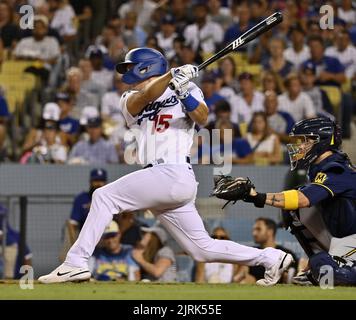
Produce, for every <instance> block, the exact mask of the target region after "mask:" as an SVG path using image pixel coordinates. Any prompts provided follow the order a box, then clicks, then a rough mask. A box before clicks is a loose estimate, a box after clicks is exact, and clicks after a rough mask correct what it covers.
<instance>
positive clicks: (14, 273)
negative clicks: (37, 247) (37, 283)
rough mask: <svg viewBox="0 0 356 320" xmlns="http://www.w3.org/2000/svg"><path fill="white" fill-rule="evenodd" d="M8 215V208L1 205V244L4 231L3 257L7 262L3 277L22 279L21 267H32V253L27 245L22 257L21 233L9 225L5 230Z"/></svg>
mask: <svg viewBox="0 0 356 320" xmlns="http://www.w3.org/2000/svg"><path fill="white" fill-rule="evenodd" d="M7 214H8V210H7V208H6V207H4V206H3V205H2V204H0V243H3V237H4V229H5V230H6V231H5V232H6V234H5V237H6V242H5V252H4V253H3V255H2V257H1V258H4V262H5V263H4V270H3V274H2V276H3V278H4V279H20V278H21V277H22V276H23V274H21V273H20V269H21V267H22V266H23V265H28V266H32V253H31V250H30V248H29V247H28V246H27V244H25V248H24V249H25V250H24V256H23V257H21V256H20V250H19V246H20V233H19V232H18V231H16V230H15V229H13V228H12V227H11V226H10V224H9V223H7V225H6V228H4V223H3V217H4V216H5V215H7ZM0 274H1V270H0Z"/></svg>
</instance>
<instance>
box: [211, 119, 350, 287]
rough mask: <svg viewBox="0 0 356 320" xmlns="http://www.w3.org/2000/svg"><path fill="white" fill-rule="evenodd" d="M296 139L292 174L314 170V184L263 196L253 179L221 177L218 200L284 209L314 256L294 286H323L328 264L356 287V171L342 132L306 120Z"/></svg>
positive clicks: (337, 277)
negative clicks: (346, 149)
mask: <svg viewBox="0 0 356 320" xmlns="http://www.w3.org/2000/svg"><path fill="white" fill-rule="evenodd" d="M290 139H291V142H290V144H288V145H287V149H288V153H289V157H290V163H291V170H295V169H308V177H309V180H310V183H308V184H306V185H304V186H302V187H300V188H299V189H298V190H286V191H283V192H279V193H260V192H256V190H255V186H254V185H253V184H252V182H251V181H250V180H249V179H248V178H233V177H230V176H216V177H215V188H214V190H213V193H212V195H214V196H216V197H218V198H220V199H225V200H228V202H230V201H234V202H236V201H238V200H243V201H245V202H250V203H253V204H254V205H255V206H256V207H258V208H263V207H264V206H265V205H269V206H273V207H276V208H280V209H282V217H283V222H284V225H285V227H286V228H287V229H289V231H291V233H292V234H294V235H295V237H296V238H297V240H298V242H299V243H300V244H301V246H302V247H303V249H304V251H305V253H306V254H307V256H308V257H309V267H310V268H309V270H308V271H306V272H305V273H304V274H302V275H298V276H297V277H295V278H294V283H298V284H310V283H313V284H315V285H316V284H318V283H319V281H320V280H321V277H322V276H323V275H322V274H321V273H322V272H321V267H322V266H325V265H327V266H330V267H331V268H332V269H333V271H334V284H335V285H356V168H355V167H354V166H353V165H352V163H351V161H350V159H349V157H348V156H347V155H346V154H345V153H343V152H342V151H341V143H342V140H341V132H340V128H339V127H338V126H337V125H336V124H335V123H334V122H333V121H332V120H330V119H328V118H324V117H322V118H313V119H307V120H302V121H300V122H298V123H296V124H295V126H294V127H293V129H292V131H291V134H290ZM228 202H227V203H228Z"/></svg>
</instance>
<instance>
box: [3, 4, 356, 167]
mask: <svg viewBox="0 0 356 320" xmlns="http://www.w3.org/2000/svg"><path fill="white" fill-rule="evenodd" d="M24 4H30V5H31V6H33V8H34V10H35V16H34V28H33V29H26V30H23V29H21V28H20V19H21V15H20V14H19V10H20V7H21V6H22V5H24ZM322 5H329V6H330V7H331V8H333V16H332V17H330V19H329V20H326V19H324V21H329V25H326V26H321V25H320V19H321V17H322V16H323V15H325V14H321V13H320V12H319V10H320V7H321V6H322ZM354 5H355V3H353V1H351V0H333V1H308V0H299V1H295V0H287V1H279V0H256V1H243V0H239V1H238V0H207V1H199V0H196V1H193V0H192V1H189V0H160V1H153V0H126V1H125V0H28V1H25V0H1V1H0V62H1V63H2V65H3V66H4V70H3V71H2V74H3V75H4V77H1V73H0V87H4V89H3V90H0V162H1V161H16V162H21V163H70V164H76V163H81V164H95V165H104V164H109V163H125V162H129V160H130V159H127V157H124V153H125V149H126V148H127V147H128V146H129V145H132V141H128V140H127V139H125V133H126V132H127V128H126V124H125V121H124V119H123V117H122V115H121V112H120V110H119V109H118V101H119V99H120V96H121V94H122V93H123V92H124V91H125V90H127V89H128V87H127V85H125V84H124V83H122V82H121V78H120V75H118V74H117V73H116V72H115V71H114V68H115V64H116V63H117V62H119V61H121V60H123V58H124V56H125V54H126V53H127V52H128V50H130V49H131V48H135V47H139V46H147V47H151V48H155V49H157V50H159V51H161V52H162V53H164V55H165V56H166V57H167V59H168V61H169V65H170V67H177V66H180V65H183V64H199V63H201V62H202V61H204V60H205V59H207V58H208V57H209V56H211V55H212V54H214V53H215V52H217V51H218V50H220V49H221V48H223V47H224V46H225V45H226V44H228V43H230V42H231V41H233V40H234V39H236V37H237V36H238V35H240V34H242V33H243V32H245V31H247V30H248V29H249V28H251V27H252V26H254V25H256V24H257V23H259V22H260V21H261V20H263V19H264V18H265V17H267V16H268V15H270V14H272V13H273V12H275V11H282V12H283V14H284V20H283V22H282V23H281V24H279V25H278V26H277V27H275V28H273V29H272V30H271V31H270V32H267V33H265V34H263V35H261V36H260V37H259V38H258V39H257V40H255V41H253V42H251V43H249V44H248V45H246V46H244V47H242V48H241V49H239V50H237V52H236V53H234V54H231V55H230V56H228V57H226V58H224V59H221V60H219V61H218V62H217V63H215V64H213V65H212V66H210V67H209V68H208V69H207V70H205V71H204V72H202V74H201V76H200V77H199V79H198V80H197V81H198V85H199V86H200V87H201V89H202V91H203V93H204V96H205V100H206V103H207V105H208V107H209V109H210V116H209V124H208V125H207V126H206V129H208V130H209V132H210V133H211V132H219V133H220V136H219V139H211V138H210V139H208V141H207V139H205V140H204V139H202V138H199V137H198V139H197V143H196V145H197V147H196V148H195V149H193V154H192V158H193V159H195V160H196V161H197V162H202V163H209V162H210V161H211V157H212V156H214V154H215V153H220V152H221V151H222V149H223V148H225V149H226V148H227V147H226V146H228V150H230V151H229V152H231V156H232V159H233V163H235V164H272V165H273V164H279V163H283V162H284V161H285V160H286V159H285V148H284V145H285V144H286V143H288V133H289V132H290V130H291V127H292V126H293V124H294V123H295V122H297V121H299V120H301V119H304V118H310V117H314V116H317V115H324V116H328V117H331V118H333V119H336V121H337V122H338V123H339V124H340V126H341V127H342V132H343V137H344V138H350V136H351V129H350V127H351V126H350V125H351V121H352V117H353V115H354V114H355V112H356V111H355V110H356V108H355V100H356V99H355V83H356V49H355V46H354V44H355V43H356V11H355V7H354ZM13 61H15V62H19V61H27V62H28V64H27V65H26V68H25V69H24V71H25V73H28V74H32V75H33V76H34V77H35V79H36V87H35V89H34V90H33V92H32V93H33V94H32V99H31V101H30V102H29V101H27V103H26V104H25V105H24V106H20V107H19V106H17V107H16V108H15V107H14V106H13V105H11V103H10V100H11V99H10V98H9V97H10V96H11V95H12V92H11V90H9V89H8V87H7V90H6V86H3V85H2V84H3V83H2V81H4V80H3V79H7V78H6V77H7V75H9V76H10V75H11V70H8V69H6V68H5V65H6V63H9V62H13ZM5 69H6V70H5ZM7 73H9V74H7ZM24 81H25V80H24ZM19 114H20V116H19ZM198 129H202V128H198ZM226 129H230V130H229V133H230V134H228V135H224V132H225V131H226ZM231 133H232V134H231ZM212 140H214V143H213V145H212V146H211V145H210V143H211V142H212ZM205 144H209V145H210V146H211V147H210V148H204V145H205ZM206 150H208V151H206Z"/></svg>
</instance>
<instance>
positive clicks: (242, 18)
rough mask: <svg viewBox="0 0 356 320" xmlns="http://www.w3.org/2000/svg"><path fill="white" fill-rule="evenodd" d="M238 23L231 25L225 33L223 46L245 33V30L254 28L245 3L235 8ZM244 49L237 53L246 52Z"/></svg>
mask: <svg viewBox="0 0 356 320" xmlns="http://www.w3.org/2000/svg"><path fill="white" fill-rule="evenodd" d="M236 12H237V18H238V20H237V21H238V22H236V23H234V24H232V25H231V26H230V27H229V28H228V29H227V30H226V32H225V35H224V44H225V45H227V44H229V43H231V42H232V41H234V40H235V39H236V38H237V37H239V36H240V35H241V34H243V33H245V32H246V31H247V30H249V29H250V28H252V27H253V26H254V24H253V22H251V20H250V18H251V13H250V8H249V7H248V5H247V3H246V2H242V3H241V4H240V5H238V6H237V9H236ZM246 50H247V49H246V47H245V48H240V49H238V51H246Z"/></svg>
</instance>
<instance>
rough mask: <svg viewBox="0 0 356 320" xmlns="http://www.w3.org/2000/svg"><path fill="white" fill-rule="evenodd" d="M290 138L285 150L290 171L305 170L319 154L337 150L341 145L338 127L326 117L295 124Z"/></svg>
mask: <svg viewBox="0 0 356 320" xmlns="http://www.w3.org/2000/svg"><path fill="white" fill-rule="evenodd" d="M290 138H291V142H290V143H289V144H287V149H288V154H289V158H290V164H291V170H294V169H307V168H308V167H309V166H310V165H311V164H312V163H313V162H314V161H315V159H316V158H318V157H319V156H320V155H321V154H323V153H324V152H326V151H328V150H338V149H339V148H340V146H341V143H342V140H341V130H340V127H339V126H338V125H337V124H336V123H335V122H334V121H332V120H330V119H329V118H326V117H320V118H313V119H306V120H302V121H299V122H297V123H296V124H295V125H294V127H293V129H292V131H291V133H290Z"/></svg>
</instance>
